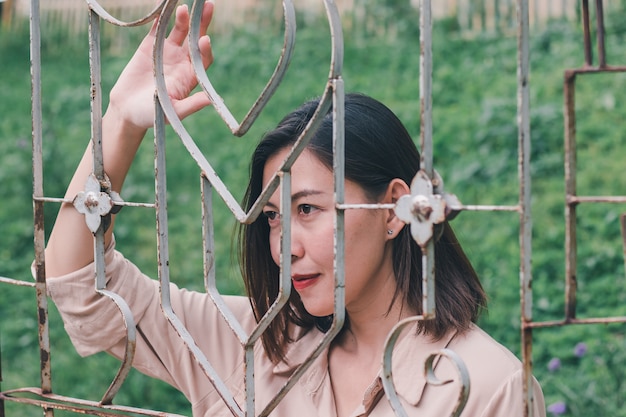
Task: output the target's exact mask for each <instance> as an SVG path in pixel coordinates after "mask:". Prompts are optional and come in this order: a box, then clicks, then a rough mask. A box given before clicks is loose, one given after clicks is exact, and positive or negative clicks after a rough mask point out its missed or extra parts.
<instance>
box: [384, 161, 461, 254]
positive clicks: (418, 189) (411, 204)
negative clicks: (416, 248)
mask: <svg viewBox="0 0 626 417" xmlns="http://www.w3.org/2000/svg"><path fill="white" fill-rule="evenodd" d="M434 181H435V182H436V184H437V188H438V189H442V188H443V181H442V180H441V178H440V177H439V175H438V174H437V173H436V172H435V179H434ZM460 206H461V204H460V203H459V201H458V199H457V198H456V196H454V195H452V194H446V193H438V194H435V193H434V192H433V181H431V179H430V178H429V177H428V174H426V172H424V171H423V170H420V171H419V172H418V173H417V174H416V175H415V177H414V178H413V181H412V182H411V194H407V195H403V196H402V197H400V198H399V199H398V203H397V204H396V208H395V212H396V215H397V216H398V217H399V218H400V220H402V221H403V222H405V223H407V224H410V225H411V235H412V236H413V239H415V241H416V242H417V243H418V244H419V245H420V246H421V247H424V246H426V244H427V243H428V242H429V241H430V239H431V238H432V236H433V230H434V225H435V224H439V223H443V222H444V221H445V220H446V218H447V217H448V216H449V215H450V214H452V212H453V211H455V210H458V209H459V208H460Z"/></svg>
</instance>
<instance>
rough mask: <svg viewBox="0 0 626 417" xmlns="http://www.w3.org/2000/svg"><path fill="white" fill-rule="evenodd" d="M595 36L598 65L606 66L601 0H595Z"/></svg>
mask: <svg viewBox="0 0 626 417" xmlns="http://www.w3.org/2000/svg"><path fill="white" fill-rule="evenodd" d="M596 25H597V28H596V37H597V42H598V66H599V67H600V68H604V67H606V50H605V47H604V7H603V6H602V0H596Z"/></svg>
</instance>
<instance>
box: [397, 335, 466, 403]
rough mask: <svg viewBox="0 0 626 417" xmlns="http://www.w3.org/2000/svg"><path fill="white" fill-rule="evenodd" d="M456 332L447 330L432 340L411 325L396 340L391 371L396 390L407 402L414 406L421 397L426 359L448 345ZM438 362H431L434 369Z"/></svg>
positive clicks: (424, 379)
mask: <svg viewBox="0 0 626 417" xmlns="http://www.w3.org/2000/svg"><path fill="white" fill-rule="evenodd" d="M456 334H457V331H456V330H453V331H449V332H448V333H446V334H445V335H444V337H442V338H441V339H438V340H434V339H433V338H432V337H431V336H429V335H425V334H423V333H419V334H418V333H417V332H416V331H415V327H411V332H409V333H407V334H406V335H405V336H404V337H402V338H401V339H400V340H398V342H397V344H396V346H395V349H394V352H393V361H392V367H391V371H392V375H393V381H394V385H395V387H396V391H397V392H398V395H399V396H401V397H402V398H404V400H405V401H406V402H407V403H409V404H411V405H414V406H415V405H417V404H418V403H419V401H420V399H421V398H422V393H423V391H424V387H425V386H426V376H425V375H424V364H425V362H426V359H428V357H429V356H430V355H432V354H434V353H435V352H437V351H439V350H441V349H444V348H446V347H448V345H449V344H450V342H451V341H452V339H453V338H454V336H455V335H456ZM438 362H439V358H437V359H436V360H435V361H434V363H433V368H434V369H436V367H437V364H438Z"/></svg>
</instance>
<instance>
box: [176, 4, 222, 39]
mask: <svg viewBox="0 0 626 417" xmlns="http://www.w3.org/2000/svg"><path fill="white" fill-rule="evenodd" d="M212 17H213V3H212V2H209V1H207V2H206V3H204V7H203V9H202V19H201V21H200V35H201V36H202V35H204V34H205V33H206V32H207V29H208V27H209V23H211V18H212ZM188 32H189V8H188V6H187V5H186V4H183V5H181V6H178V7H177V8H176V20H175V22H174V27H173V28H172V31H171V32H170V35H169V36H168V39H169V40H170V41H172V42H174V43H176V44H177V45H182V44H183V42H185V38H186V37H187V33H188Z"/></svg>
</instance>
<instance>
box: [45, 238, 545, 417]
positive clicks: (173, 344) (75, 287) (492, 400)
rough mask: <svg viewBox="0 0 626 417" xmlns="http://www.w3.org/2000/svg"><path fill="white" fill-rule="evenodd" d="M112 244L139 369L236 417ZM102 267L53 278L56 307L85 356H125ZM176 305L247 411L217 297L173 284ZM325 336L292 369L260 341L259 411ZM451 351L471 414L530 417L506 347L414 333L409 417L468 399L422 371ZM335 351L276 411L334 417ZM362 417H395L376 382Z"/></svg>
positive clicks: (236, 356) (110, 254) (299, 352)
mask: <svg viewBox="0 0 626 417" xmlns="http://www.w3.org/2000/svg"><path fill="white" fill-rule="evenodd" d="M114 246H115V244H114V243H112V244H111V245H110V247H109V248H107V251H106V255H105V257H106V264H107V279H108V284H107V289H108V290H110V291H113V292H115V293H118V294H119V295H121V296H122V297H123V298H124V299H125V300H126V302H127V303H128V304H129V305H130V307H131V310H132V312H133V315H134V319H135V321H136V323H137V330H138V332H137V334H138V337H137V348H136V354H135V359H134V364H133V365H134V367H136V368H137V369H138V370H139V371H141V372H143V373H145V374H147V375H150V376H152V377H155V378H159V379H161V380H164V381H166V382H168V383H169V384H171V385H173V386H174V387H176V388H177V389H179V390H180V391H181V392H183V393H184V394H185V396H186V397H187V398H188V399H189V401H190V403H191V405H192V410H193V415H194V417H200V416H205V417H209V416H210V417H222V416H224V417H227V416H231V415H232V414H231V413H230V411H229V410H228V408H227V407H226V405H225V404H224V402H223V401H222V399H221V398H220V396H219V394H217V392H216V391H215V389H214V388H213V385H212V384H211V383H210V382H209V380H208V378H207V377H206V376H205V374H204V372H203V371H202V369H201V368H200V366H199V365H198V364H197V363H196V361H195V359H194V358H193V357H192V355H191V354H190V353H189V351H188V349H187V347H186V346H185V345H184V343H183V342H182V341H181V339H180V338H179V337H178V335H177V333H176V332H175V331H174V329H173V328H172V326H171V325H170V324H169V322H168V321H167V319H166V318H165V316H164V314H163V313H162V311H161V308H160V303H159V287H158V283H157V282H156V281H154V280H152V279H150V278H148V277H146V276H145V275H143V274H142V273H141V272H140V271H139V269H138V268H137V267H136V266H135V265H133V264H132V263H131V262H129V261H128V260H126V259H125V258H124V257H123V256H122V254H120V253H119V252H117V251H115V250H114ZM93 270H94V267H93V265H89V266H86V267H84V268H82V269H80V270H78V271H75V272H73V273H71V274H68V275H65V276H62V277H57V278H54V279H49V280H48V291H49V294H50V296H51V297H52V299H53V300H54V302H55V303H56V305H57V307H58V309H59V311H60V312H61V315H62V317H63V320H64V323H65V329H66V330H67V332H68V334H69V336H70V338H71V339H72V342H73V343H74V346H75V347H76V350H77V351H78V352H79V353H80V354H81V355H83V356H86V355H90V354H93V353H96V352H99V351H108V352H109V353H111V354H112V355H114V356H116V357H118V358H119V357H122V356H123V354H124V348H125V340H124V338H125V335H126V331H125V328H124V325H123V321H122V316H121V314H120V312H119V310H118V309H117V307H116V306H115V304H114V303H113V302H112V301H110V300H109V299H108V298H107V297H102V296H99V295H98V294H96V293H95V292H94V280H93V275H94V272H93ZM225 300H226V303H227V305H228V306H229V308H230V309H231V310H232V312H233V314H234V315H235V316H236V317H237V319H238V320H239V322H240V323H241V325H242V327H243V328H244V329H245V330H246V331H248V332H249V331H250V330H251V329H253V328H254V326H255V320H254V316H253V314H252V309H251V307H250V302H249V300H248V299H247V298H246V297H235V296H227V297H225ZM171 302H172V307H173V309H174V311H175V312H176V314H177V315H178V317H179V318H180V319H181V321H182V322H183V324H184V325H185V326H186V327H187V329H188V330H189V332H190V333H191V335H192V336H193V337H194V339H195V341H196V343H197V344H198V346H199V348H200V349H201V350H202V352H203V353H204V354H205V355H206V356H207V358H208V360H209V362H210V363H211V365H212V366H213V367H214V368H215V370H216V371H217V372H218V374H219V375H220V377H221V378H222V380H223V381H224V382H225V384H226V386H227V387H228V388H229V389H230V390H231V392H232V393H233V394H234V395H235V398H236V399H237V400H238V402H239V404H241V405H242V406H243V404H244V401H245V399H244V392H243V349H242V348H241V346H240V343H239V341H238V340H237V338H236V337H235V335H234V334H233V331H232V330H231V329H230V327H229V326H228V324H227V323H226V322H225V320H224V319H223V318H222V315H221V314H220V313H219V311H218V310H217V309H216V307H215V305H214V303H213V301H212V300H211V299H210V297H209V296H208V295H206V294H203V293H198V292H192V291H188V290H185V289H178V288H177V287H175V286H174V285H172V286H171ZM322 336H323V334H322V333H321V332H319V331H317V330H312V331H310V332H308V333H306V334H305V335H304V336H302V337H301V338H300V339H298V340H297V341H296V342H294V343H292V344H291V345H290V347H289V349H288V351H287V355H286V358H287V361H286V363H285V362H281V363H279V364H276V365H275V364H273V363H272V362H271V361H270V360H269V359H268V358H267V356H266V355H265V354H264V351H263V348H262V345H261V343H257V345H256V348H255V365H254V367H255V373H254V378H255V388H256V398H255V406H256V409H257V412H260V411H261V410H262V409H263V408H265V405H266V404H267V403H268V402H269V401H271V400H272V398H273V397H274V395H275V394H276V393H277V392H278V391H279V390H280V388H281V387H282V386H283V385H284V384H285V382H286V381H287V379H288V378H289V376H290V375H291V374H292V373H293V372H294V370H295V369H296V368H297V367H298V365H299V364H301V363H302V362H303V361H304V360H305V359H306V358H307V357H308V356H309V354H310V352H311V351H312V349H313V348H314V347H315V346H316V345H317V342H318V341H319V339H320V338H321V337H322ZM442 348H449V349H452V350H453V351H455V352H456V353H457V354H458V355H459V356H460V357H461V358H462V359H463V361H464V363H465V365H466V366H467V369H468V371H469V375H470V384H471V385H470V395H469V399H468V401H467V405H466V406H465V410H464V412H463V414H462V416H472V417H496V416H497V417H517V416H519V417H521V416H522V415H523V412H522V410H523V389H522V383H523V378H522V365H521V363H520V361H519V360H518V359H517V358H516V357H515V356H514V355H513V354H512V353H511V352H510V351H509V350H507V349H506V348H505V347H504V346H502V345H500V344H498V343H497V342H496V341H495V340H493V339H492V338H491V337H490V336H489V335H487V334H486V333H485V332H484V331H482V330H481V329H480V328H478V327H477V326H473V327H472V328H471V329H470V330H469V331H467V332H465V333H463V334H458V333H456V332H450V333H449V334H448V335H446V337H444V338H443V339H442V340H439V341H432V340H431V339H430V338H429V337H428V336H424V335H418V334H416V333H415V332H407V334H406V335H405V336H403V337H402V338H401V339H400V340H399V341H398V342H397V344H396V347H395V350H394V355H393V364H394V365H393V376H394V383H395V386H396V388H397V391H398V395H399V397H400V399H401V402H402V404H403V406H404V408H405V410H406V412H407V414H408V415H409V416H420V417H443V416H449V415H450V413H451V411H452V409H453V407H454V405H455V403H456V399H457V398H458V395H459V384H458V383H457V382H456V381H455V382H453V383H450V384H446V385H443V386H434V385H428V384H426V380H425V377H424V375H423V374H424V372H423V367H424V361H425V360H426V358H427V357H428V356H429V355H430V354H431V353H433V352H435V351H437V350H439V349H442ZM327 353H328V352H327V351H326V352H323V353H322V354H321V355H320V356H319V357H318V358H317V359H316V360H315V362H314V363H313V364H312V365H311V367H310V368H309V369H308V370H307V371H306V373H305V374H304V375H303V377H302V378H301V379H300V380H299V381H298V382H297V383H296V384H295V386H294V387H293V388H292V389H291V390H290V391H289V392H288V394H287V395H286V396H285V398H284V399H283V400H282V401H281V402H280V404H279V405H278V406H277V407H276V408H275V409H274V411H273V412H272V413H271V416H275V417H334V416H335V415H336V413H335V405H334V398H333V391H332V388H331V383H330V377H329V371H328V355H327ZM435 371H436V372H435V373H436V375H437V376H438V377H439V379H448V378H454V379H455V380H456V379H457V378H456V375H457V372H456V370H455V368H454V367H453V366H452V364H451V363H450V362H449V361H448V360H447V359H446V358H442V359H441V360H439V361H438V362H437V364H436V368H435ZM533 381H534V384H533V386H532V390H533V392H534V403H533V404H532V408H533V410H534V413H533V415H534V416H535V417H544V416H545V406H544V400H543V394H542V392H541V388H540V386H539V384H538V383H537V382H536V381H535V380H533ZM352 416H353V417H357V416H371V417H383V416H384V417H392V416H394V413H393V411H392V409H391V406H390V405H389V402H388V401H387V399H386V398H385V395H384V391H383V389H382V383H381V379H380V378H376V379H375V380H374V381H372V383H371V385H370V387H369V388H368V389H367V390H366V392H365V393H364V394H363V402H362V404H361V405H360V406H359V407H358V408H357V409H356V410H354V412H353V414H352Z"/></svg>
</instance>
